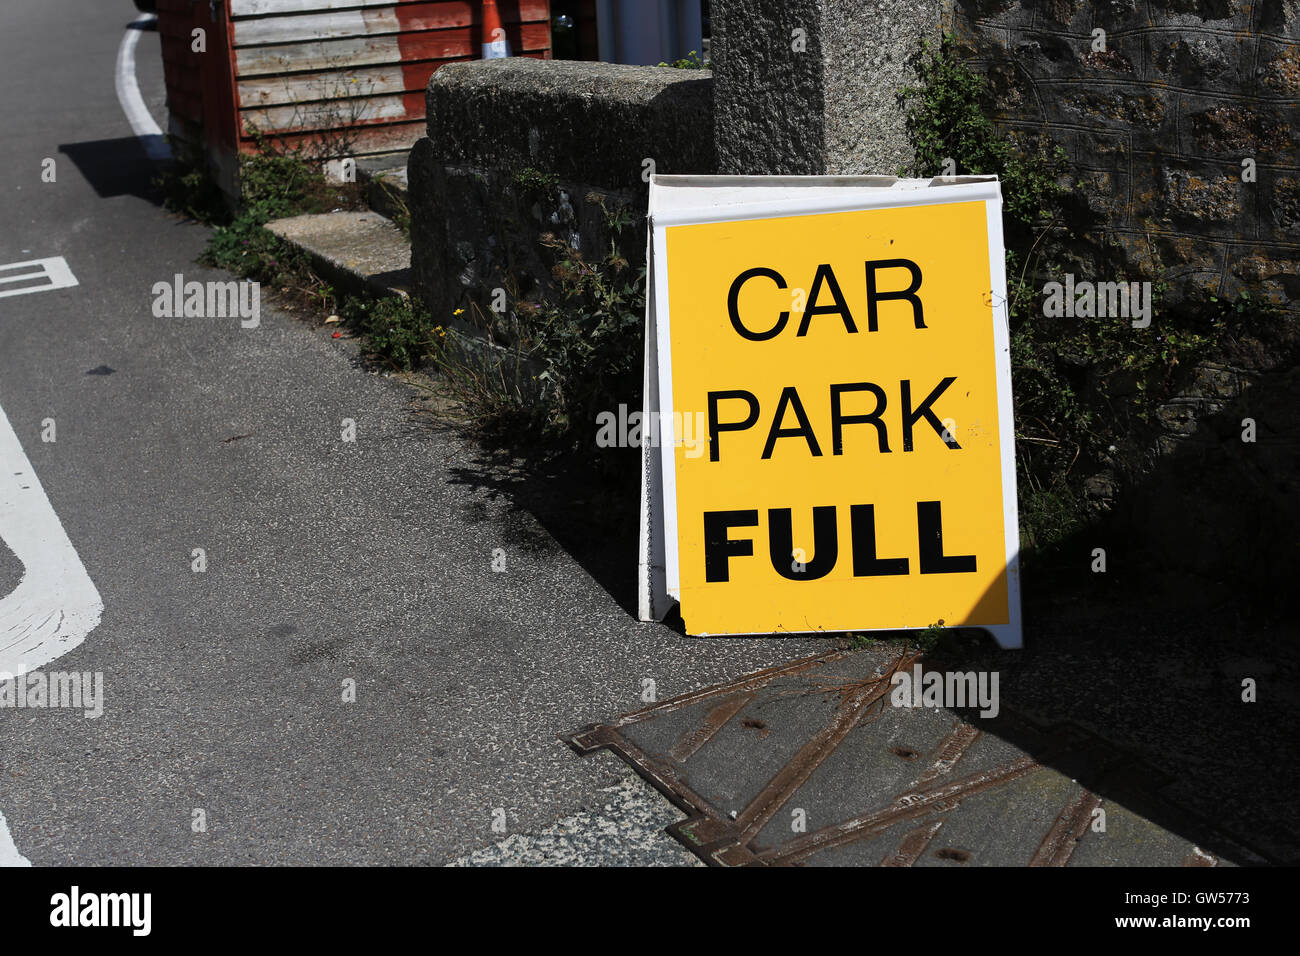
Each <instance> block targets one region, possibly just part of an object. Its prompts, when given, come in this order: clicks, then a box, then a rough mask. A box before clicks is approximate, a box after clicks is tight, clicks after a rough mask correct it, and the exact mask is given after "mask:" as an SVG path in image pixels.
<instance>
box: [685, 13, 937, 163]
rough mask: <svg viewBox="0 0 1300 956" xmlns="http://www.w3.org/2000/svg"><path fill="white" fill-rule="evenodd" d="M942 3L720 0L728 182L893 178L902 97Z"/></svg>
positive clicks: (900, 155)
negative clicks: (745, 178) (733, 177)
mask: <svg viewBox="0 0 1300 956" xmlns="http://www.w3.org/2000/svg"><path fill="white" fill-rule="evenodd" d="M943 9H944V4H943V2H942V0H878V2H872V0H712V6H711V11H712V19H713V40H712V45H711V47H710V50H711V54H712V61H713V62H712V66H713V76H714V109H715V123H714V131H715V135H716V137H717V151H718V161H719V165H720V170H719V171H720V172H723V173H732V174H747V175H763V174H767V175H799V174H821V175H862V174H881V175H895V174H897V173H898V172H899V171H900V170H901V169H902V167H903V166H904V165H905V164H906V163H908V162H909V161H910V159H911V150H910V149H909V147H908V145H907V135H906V131H905V129H904V124H903V121H904V112H905V111H904V110H903V108H902V107H901V106H900V105H899V104H898V102H897V98H898V91H899V89H900V88H902V87H904V86H908V85H911V84H912V83H913V82H914V79H915V78H914V76H913V75H912V72H911V70H910V69H909V68H908V66H907V64H906V62H905V61H906V58H907V56H908V55H909V54H910V53H911V52H912V51H913V50H915V49H916V48H917V47H918V46H919V44H920V42H921V39H922V37H931V38H935V39H937V38H938V36H939V25H940V21H941V16H942V12H943Z"/></svg>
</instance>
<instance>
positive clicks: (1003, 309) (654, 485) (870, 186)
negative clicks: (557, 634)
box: [637, 175, 1024, 648]
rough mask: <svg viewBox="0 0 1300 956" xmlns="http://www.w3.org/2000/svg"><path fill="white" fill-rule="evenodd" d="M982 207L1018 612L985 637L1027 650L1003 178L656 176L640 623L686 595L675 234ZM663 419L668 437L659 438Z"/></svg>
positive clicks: (1010, 573) (1010, 571)
mask: <svg viewBox="0 0 1300 956" xmlns="http://www.w3.org/2000/svg"><path fill="white" fill-rule="evenodd" d="M975 201H978V202H983V203H984V204H985V210H986V214H987V220H988V240H989V278H990V283H991V285H992V289H993V290H994V295H993V341H994V348H995V350H996V355H995V359H994V367H995V376H996V381H997V390H998V428H999V435H1000V436H1001V440H1000V451H1001V466H1002V515H1003V529H1004V534H1005V539H1006V540H1005V547H1006V568H1007V578H1006V580H1007V613H1008V622H1007V623H1006V624H1001V625H989V626H983V629H984V630H986V631H988V632H989V633H990V634H991V635H992V637H993V639H994V640H995V641H996V642H997V643H998V645H999V646H1000V647H1003V648H1019V647H1022V646H1023V641H1024V638H1023V633H1022V622H1021V609H1020V526H1019V516H1018V514H1017V510H1016V460H1015V423H1014V416H1013V413H1012V399H1011V330H1010V319H1009V313H1008V306H1007V298H1006V291H1005V290H1006V261H1005V258H1004V257H1003V254H1002V253H1003V237H1002V191H1001V187H1000V184H999V183H998V179H997V177H996V176H947V177H937V178H935V179H899V178H897V177H893V176H660V175H652V176H651V177H650V197H649V228H648V230H647V242H646V246H647V248H646V279H647V282H646V323H645V343H646V344H645V377H644V391H643V400H642V419H641V420H642V427H643V431H642V437H643V440H642V448H641V522H640V547H639V555H638V567H637V593H638V602H637V603H638V616H639V618H640V619H641V620H642V621H662V620H663V619H664V618H665V617H666V616H667V615H668V613H669V612H670V611H671V610H672V608H673V605H674V603H675V602H676V601H677V599H678V598H679V597H680V572H679V565H678V553H677V542H678V534H677V485H676V457H675V455H674V454H673V448H674V442H675V440H676V436H675V435H674V429H673V414H672V413H673V392H672V387H673V385H672V339H671V337H670V334H669V333H670V321H671V319H670V316H669V314H668V296H667V289H668V247H667V233H666V229H667V227H669V226H679V225H695V224H700V223H715V222H734V221H741V220H746V219H777V218H781V217H784V216H791V217H794V216H809V215H817V214H821V213H837V212H856V211H860V210H867V209H886V208H897V207H903V206H919V205H937V204H940V203H954V202H975ZM656 418H657V420H658V430H657V432H656V433H654V434H651V428H652V425H653V423H654V422H655V420H656ZM881 630H891V631H892V630H898V628H883V629H881ZM782 633H786V632H782Z"/></svg>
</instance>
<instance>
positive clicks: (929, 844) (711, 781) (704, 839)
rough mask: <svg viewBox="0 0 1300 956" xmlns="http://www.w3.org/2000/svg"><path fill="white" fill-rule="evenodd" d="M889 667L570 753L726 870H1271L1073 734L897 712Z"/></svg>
mask: <svg viewBox="0 0 1300 956" xmlns="http://www.w3.org/2000/svg"><path fill="white" fill-rule="evenodd" d="M890 663H891V662H888V661H885V662H882V660H881V657H880V655H879V654H875V655H873V654H869V653H866V652H852V651H838V652H833V653H830V654H823V655H818V656H816V657H810V658H804V659H801V660H798V661H794V662H793V663H791V664H788V665H784V666H781V667H775V668H771V669H769V670H765V671H760V672H758V673H755V674H751V675H748V676H746V677H743V678H740V679H739V680H736V681H733V682H731V683H728V684H722V685H719V686H716V687H710V688H705V689H703V690H699V691H695V692H693V693H689V694H684V695H682V696H680V697H675V698H673V699H672V700H667V701H663V702H660V703H656V704H652V705H650V706H648V707H646V708H644V709H642V710H638V711H635V712H633V713H630V714H626V715H624V716H622V717H620V718H618V719H617V720H615V721H614V722H612V723H608V724H594V725H589V726H586V727H583V728H581V729H579V730H576V731H572V732H570V733H567V734H562V735H561V736H560V739H561V740H563V741H565V742H566V743H568V744H569V745H570V746H571V747H573V749H574V750H576V751H577V752H578V753H579V754H587V753H591V752H592V751H595V750H599V749H601V748H606V747H607V748H609V749H610V750H611V751H613V752H614V753H616V754H618V755H619V756H620V757H622V758H623V759H624V760H626V761H627V762H628V763H629V764H631V765H632V766H633V767H634V768H635V769H636V770H637V772H638V773H640V774H641V775H642V776H643V777H645V778H646V779H647V780H648V781H649V782H650V783H651V784H653V785H654V786H655V787H656V788H657V789H659V790H660V791H661V792H662V793H663V794H664V795H665V796H666V797H668V799H670V800H671V801H672V802H673V803H675V804H676V805H677V806H678V807H679V808H680V809H682V810H683V811H684V812H686V813H687V814H688V816H687V818H686V819H685V820H682V821H681V822H679V823H676V824H674V825H673V826H671V827H669V832H670V833H672V834H673V836H675V837H676V838H677V839H678V840H680V841H681V842H682V843H683V844H684V845H685V846H687V847H689V848H690V849H691V850H692V851H693V852H694V853H695V854H696V855H698V856H699V857H700V858H701V859H703V860H704V861H705V862H707V863H711V864H715V865H722V866H745V865H789V864H815V865H850V866H861V865H871V866H876V865H879V866H914V865H918V866H924V865H929V866H981V865H982V866H999V865H1001V866H1026V865H1028V866H1065V865H1067V864H1068V865H1074V866H1080V865H1082V866H1089V865H1120V866H1214V865H1223V864H1235V863H1260V862H1264V860H1263V859H1262V858H1260V857H1259V856H1257V855H1255V854H1253V853H1252V852H1250V851H1248V850H1246V849H1244V848H1243V847H1241V846H1239V845H1238V844H1236V843H1235V842H1233V841H1231V840H1229V839H1228V838H1226V837H1224V836H1222V835H1220V834H1217V833H1215V832H1214V831H1213V830H1212V829H1210V828H1209V827H1208V826H1207V825H1206V824H1205V823H1204V822H1203V821H1200V820H1198V819H1196V818H1194V817H1192V816H1191V815H1190V814H1187V813H1185V812H1183V811H1181V810H1180V809H1178V808H1177V807H1175V806H1173V805H1172V804H1170V803H1168V802H1167V801H1165V800H1162V799H1161V798H1160V797H1159V796H1158V791H1159V790H1160V789H1161V787H1163V786H1164V785H1165V784H1167V783H1168V782H1169V781H1168V780H1167V778H1164V777H1163V776H1162V775H1161V774H1159V773H1158V772H1156V771H1154V770H1152V769H1151V768H1149V767H1145V766H1143V765H1141V764H1140V763H1138V762H1137V761H1136V760H1134V759H1133V758H1131V757H1130V756H1128V755H1126V754H1125V753H1123V752H1121V751H1119V750H1118V749H1116V748H1114V747H1113V746H1111V745H1109V744H1107V743H1106V742H1105V741H1103V740H1101V739H1099V738H1097V737H1096V736H1094V735H1092V734H1089V733H1087V732H1085V731H1083V730H1081V729H1079V728H1077V727H1074V726H1071V725H1068V724H1064V725H1056V726H1053V727H1050V728H1042V727H1038V726H1036V725H1035V724H1033V723H1032V722H1030V721H1028V720H1025V719H1023V718H1021V717H1018V716H1016V715H1014V714H1011V713H1009V712H1008V711H1007V710H1006V708H1005V707H1004V708H1002V709H1001V712H1000V713H999V714H998V715H997V716H990V717H980V716H979V715H978V714H976V713H974V712H970V711H961V712H955V711H953V710H947V709H939V708H928V707H918V708H907V707H897V706H893V705H892V704H891V702H890V691H891V690H892V685H891V684H890V682H889V676H890V675H889V671H890V670H891V667H890ZM902 663H903V664H904V665H905V666H904V670H907V669H910V668H911V667H912V665H913V659H911V658H909V659H907V660H906V661H903V662H902ZM894 666H897V664H895V665H894Z"/></svg>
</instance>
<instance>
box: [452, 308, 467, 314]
mask: <svg viewBox="0 0 1300 956" xmlns="http://www.w3.org/2000/svg"><path fill="white" fill-rule="evenodd" d="M464 311H465V310H464V309H457V310H456V311H455V312H453V313H452V315H460V314H461V313H462V312H464Z"/></svg>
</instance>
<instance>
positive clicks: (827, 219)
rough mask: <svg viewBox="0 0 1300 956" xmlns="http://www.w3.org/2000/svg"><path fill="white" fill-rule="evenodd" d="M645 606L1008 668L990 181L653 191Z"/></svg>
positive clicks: (840, 181)
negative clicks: (926, 638) (960, 650)
mask: <svg viewBox="0 0 1300 956" xmlns="http://www.w3.org/2000/svg"><path fill="white" fill-rule="evenodd" d="M649 211H650V224H649V225H650V228H649V249H648V251H647V257H648V266H647V274H648V276H649V280H650V281H649V283H648V290H647V303H646V365H645V402H644V407H643V410H642V414H643V418H642V422H643V425H644V427H645V428H646V430H647V432H648V433H649V435H648V440H644V441H643V442H642V465H643V468H642V496H641V498H642V501H641V544H640V556H639V576H640V580H639V604H640V608H639V610H640V617H641V619H642V620H662V619H663V617H664V616H665V615H666V614H667V613H668V611H669V610H671V608H672V603H673V601H676V602H677V603H678V604H679V606H680V608H681V614H682V620H683V621H684V623H685V626H686V631H687V633H689V634H701V635H705V634H773V633H801V632H816V631H871V630H897V629H906V628H924V627H927V626H929V625H931V624H933V623H935V622H937V621H940V620H942V621H943V622H944V623H945V625H947V626H962V627H979V628H984V629H986V630H987V631H989V632H990V633H991V634H992V635H993V637H994V639H995V640H997V642H998V643H999V644H1000V645H1001V646H1003V647H1019V646H1021V627H1020V593H1019V574H1018V551H1019V525H1018V520H1017V515H1016V487H1015V450H1014V434H1015V433H1014V430H1013V424H1012V405H1011V361H1010V346H1009V329H1008V313H1007V300H1006V276H1005V266H1004V259H1003V245H1002V200H1001V192H1000V189H999V185H998V182H997V179H996V177H947V178H942V179H936V180H933V181H931V180H900V179H895V178H893V177H879V176H869V177H769V176H759V177H733V176H707V177H704V176H655V177H653V178H652V179H651V181H650V201H649Z"/></svg>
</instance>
